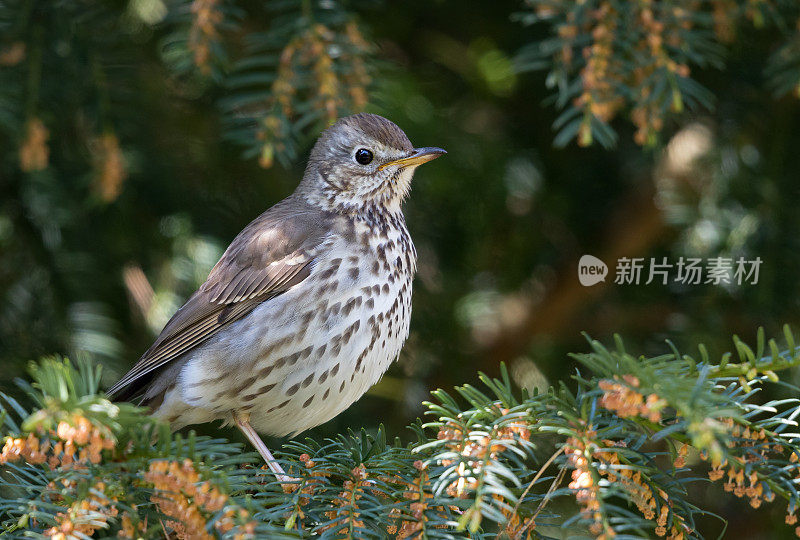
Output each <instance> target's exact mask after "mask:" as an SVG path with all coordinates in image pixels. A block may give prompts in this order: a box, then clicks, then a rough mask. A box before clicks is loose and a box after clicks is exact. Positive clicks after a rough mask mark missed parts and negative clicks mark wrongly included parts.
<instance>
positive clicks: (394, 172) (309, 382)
mask: <svg viewBox="0 0 800 540" xmlns="http://www.w3.org/2000/svg"><path fill="white" fill-rule="evenodd" d="M443 154H446V152H445V150H443V149H441V148H438V147H421V148H415V147H414V146H413V145H412V144H411V142H410V141H409V139H408V137H407V136H406V134H405V133H404V132H403V130H402V129H400V128H399V127H398V126H397V125H396V124H394V123H393V122H391V121H390V120H387V119H386V118H383V117H382V116H378V115H375V114H368V113H359V114H355V115H351V116H347V117H344V118H341V119H340V120H338V121H337V122H336V123H334V124H333V125H331V126H330V127H328V128H327V129H326V130H324V131H323V132H322V134H321V135H320V137H319V138H318V140H317V142H316V143H315V144H314V146H313V148H312V150H311V153H310V156H309V159H308V163H307V166H306V169H305V172H304V174H303V177H302V180H301V181H300V183H299V184H298V185H297V188H296V189H295V191H294V192H293V193H292V194H291V195H289V196H288V197H287V198H286V199H284V200H282V201H280V202H279V203H277V204H275V205H274V206H273V207H271V208H269V209H268V210H267V211H266V212H264V213H263V214H261V215H260V216H258V217H257V218H255V219H254V220H253V221H252V222H251V223H250V224H249V225H247V226H246V227H245V228H244V229H243V230H242V231H241V232H240V233H239V234H238V235H237V236H236V237H235V238H234V240H233V241H232V242H231V244H230V245H229V246H228V248H227V249H226V250H225V252H224V253H223V255H222V256H221V258H220V259H219V261H218V262H217V264H216V265H215V266H214V267H213V268H212V270H211V271H210V273H209V275H208V278H207V279H206V281H205V282H204V283H203V284H202V285H201V286H200V287H199V289H198V290H197V291H196V292H195V293H194V294H192V295H191V296H190V297H189V299H188V300H187V301H186V303H185V304H184V305H183V306H182V307H181V308H180V309H178V310H177V312H176V313H175V314H174V315H173V316H172V318H171V319H170V320H169V321H168V322H167V324H166V325H165V326H164V329H163V330H162V331H161V333H160V335H159V336H158V337H157V338H156V340H155V342H154V343H153V344H152V346H151V347H150V348H149V349H147V351H146V352H145V353H144V354H143V355H142V357H141V358H140V359H139V361H138V362H137V363H136V364H135V365H134V367H133V368H132V369H131V370H130V371H128V373H127V374H125V375H124V376H123V377H122V378H121V379H120V380H119V381H118V382H117V383H116V384H114V385H113V386H112V387H111V388H110V389H109V390H108V392H107V393H108V395H109V396H111V397H112V398H113V399H115V400H117V401H135V400H136V399H138V400H139V404H140V405H142V406H144V407H147V408H149V411H150V414H151V415H152V416H153V417H155V418H157V419H160V420H162V421H165V422H167V423H168V424H169V425H170V427H171V428H172V429H173V430H177V429H180V428H182V427H185V426H188V425H194V424H201V423H206V422H213V421H217V420H222V421H223V424H224V425H235V426H236V427H238V428H239V429H240V430H241V432H242V433H243V434H244V436H245V437H246V438H247V439H248V440H249V441H250V443H251V444H252V445H253V446H254V447H255V449H256V450H257V451H258V452H259V453H260V454H261V456H262V457H263V458H264V460H265V462H266V463H267V465H268V467H269V468H270V470H271V471H272V472H273V473H274V475H275V476H276V477H277V479H278V480H279V481H280V482H289V481H291V480H292V479H291V477H290V476H288V475H286V473H285V472H284V470H283V468H282V467H281V466H280V464H279V463H278V462H277V461H276V460H275V458H274V457H273V455H272V453H271V452H270V451H269V449H268V448H267V446H266V445H265V443H264V442H263V440H262V439H261V437H260V435H259V433H264V434H269V435H273V436H278V437H284V436H295V435H297V434H298V433H301V432H303V431H305V430H307V429H310V428H312V427H315V426H318V425H320V424H322V423H325V422H327V421H328V420H330V419H331V418H333V417H335V416H336V415H338V414H339V413H341V412H342V411H343V410H345V409H347V408H348V407H349V406H350V405H351V404H353V403H354V402H355V401H356V400H358V399H359V398H360V397H361V396H362V395H363V394H364V393H365V392H366V391H367V390H368V389H369V388H370V387H371V386H373V385H374V384H375V383H376V382H378V380H379V379H380V378H381V377H382V375H383V374H384V373H385V372H386V370H387V369H388V368H389V366H390V365H391V364H392V362H394V361H395V360H396V359H397V357H398V356H399V354H400V350H401V348H402V346H403V344H404V342H405V340H406V338H407V337H408V334H409V324H410V319H411V292H412V281H413V277H414V274H415V272H416V267H417V253H416V249H415V247H414V244H413V242H412V240H411V236H410V234H409V231H408V228H407V227H406V221H405V218H404V215H403V211H402V203H403V201H404V200H405V199H406V198H407V197H408V195H409V191H410V189H411V181H412V177H413V175H414V171H415V169H416V168H417V167H418V166H419V165H421V164H423V163H426V162H428V161H431V160H433V159H435V158H438V157H440V156H442V155H443Z"/></svg>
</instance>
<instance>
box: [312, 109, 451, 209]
mask: <svg viewBox="0 0 800 540" xmlns="http://www.w3.org/2000/svg"><path fill="white" fill-rule="evenodd" d="M445 153H446V152H445V151H444V150H442V149H441V148H435V147H426V148H414V146H413V145H412V144H411V142H410V141H409V140H408V137H407V136H406V134H405V133H403V130H402V129H400V128H399V127H397V126H396V125H395V124H394V123H392V122H390V121H389V120H387V119H385V118H383V117H382V116H378V115H376V114H366V113H361V114H355V115H353V116H347V117H345V118H342V119H341V120H339V121H338V122H336V123H335V124H333V125H332V126H331V127H329V128H328V129H326V130H325V131H324V132H323V133H322V135H321V136H320V138H319V140H318V141H317V143H316V144H315V145H314V148H313V150H311V157H310V158H309V160H308V167H307V168H306V172H305V175H304V176H303V181H302V183H301V184H300V187H299V192H300V194H301V195H302V196H304V197H305V198H306V200H307V201H308V202H310V203H312V204H314V205H316V206H320V207H322V208H323V209H325V210H330V211H334V212H345V213H351V212H358V211H360V210H363V209H365V208H368V207H370V206H373V205H380V206H384V207H386V208H389V209H391V210H395V209H397V208H399V206H400V203H401V202H402V201H403V199H405V197H406V196H407V195H408V192H409V190H410V189H411V177H412V176H413V175H414V170H415V169H416V168H417V166H418V165H421V164H423V163H426V162H428V161H430V160H432V159H436V158H437V157H439V156H441V155H442V154H445Z"/></svg>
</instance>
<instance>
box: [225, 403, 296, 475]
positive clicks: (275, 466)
mask: <svg viewBox="0 0 800 540" xmlns="http://www.w3.org/2000/svg"><path fill="white" fill-rule="evenodd" d="M234 420H235V421H236V427H238V428H239V429H240V430H241V432H242V433H244V436H245V437H247V440H248V441H250V444H252V445H253V446H254V447H255V449H256V450H258V453H259V454H261V457H263V458H264V461H266V462H267V467H269V470H270V471H272V474H274V475H275V478H276V479H277V480H278V482H280V483H281V484H284V487H286V485H287V483H290V482H296V481H297V479H296V478H292V477H291V476H289V475H288V474H286V471H284V470H283V467H281V466H280V464H279V463H278V462H277V461H276V460H275V458H274V457H273V456H272V453H271V452H270V451H269V449H268V448H267V445H266V444H264V441H262V440H261V437H259V436H258V433H256V430H254V429H253V426H251V425H250V418H249V415H239V414H234ZM289 485H291V484H289Z"/></svg>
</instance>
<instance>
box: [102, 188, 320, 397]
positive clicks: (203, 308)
mask: <svg viewBox="0 0 800 540" xmlns="http://www.w3.org/2000/svg"><path fill="white" fill-rule="evenodd" d="M327 221H328V220H327V217H326V216H325V215H321V214H320V213H319V212H314V211H312V210H311V209H309V208H308V207H307V206H306V205H305V204H304V203H301V202H298V201H295V200H293V199H287V200H285V201H283V202H281V203H279V204H277V205H276V206H274V207H273V208H271V209H270V210H268V211H267V212H265V213H264V214H262V215H261V216H259V217H258V218H257V219H256V220H255V221H253V222H252V223H250V225H248V226H247V227H246V228H245V229H244V230H243V231H242V232H241V233H239V235H238V236H237V237H236V238H235V239H234V241H233V242H232V243H231V245H230V246H229V247H228V249H227V250H226V251H225V253H224V254H223V255H222V257H221V258H220V260H219V262H218V263H217V264H216V266H214V268H213V269H212V270H211V273H210V274H209V276H208V279H207V280H206V282H205V283H203V285H202V286H201V287H200V289H199V290H198V291H197V292H195V293H194V294H193V295H192V296H191V297H190V298H189V300H187V302H186V303H185V304H184V305H183V306H182V307H181V308H180V309H179V310H178V311H177V312H176V313H175V315H173V316H172V318H171V319H170V320H169V322H168V323H167V324H166V326H165V327H164V329H163V330H162V331H161V334H160V335H159V336H158V338H157V339H156V341H155V343H153V345H152V346H151V347H150V348H149V349H148V350H147V352H145V353H144V355H142V357H141V359H140V360H139V362H137V364H136V365H135V366H134V367H133V368H132V369H131V370H130V371H129V372H128V373H127V374H126V375H125V376H124V377H123V378H122V379H120V380H119V381H118V382H117V383H116V384H115V385H114V386H113V387H111V389H109V391H108V394H109V395H112V396H115V397H116V398H117V399H130V398H131V397H134V396H135V395H137V394H139V393H140V392H141V391H142V390H143V389H144V387H145V386H147V384H148V383H149V382H150V380H151V379H152V377H153V375H154V374H155V373H156V372H157V371H158V370H159V369H160V368H162V367H164V366H165V365H166V364H168V363H169V362H171V361H173V360H175V359H177V358H178V357H180V356H181V355H183V354H185V353H186V352H188V351H190V350H191V349H193V348H195V347H197V346H198V345H200V344H201V343H203V342H205V341H206V340H208V339H209V338H210V337H211V336H213V335H214V334H216V333H217V332H219V331H220V329H222V328H224V327H225V326H227V325H229V324H231V323H232V322H234V321H237V320H239V319H241V318H242V317H244V316H245V315H247V314H248V313H250V312H251V311H252V310H253V309H254V308H255V307H256V306H258V305H259V304H261V303H262V302H265V301H268V300H269V299H270V298H274V297H275V296H277V295H279V294H282V293H284V292H285V291H287V290H288V289H289V288H291V287H293V286H295V285H297V284H298V283H300V282H302V281H303V280H304V279H305V278H306V277H307V276H308V275H309V273H310V271H311V267H312V265H313V262H314V258H315V256H316V254H317V251H318V248H319V246H320V244H321V243H322V242H323V240H324V238H325V236H326V234H327V232H328V231H329V230H330V228H329V224H328V223H327Z"/></svg>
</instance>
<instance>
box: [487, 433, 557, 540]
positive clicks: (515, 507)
mask: <svg viewBox="0 0 800 540" xmlns="http://www.w3.org/2000/svg"><path fill="white" fill-rule="evenodd" d="M563 451H564V447H563V446H562V447H561V448H559V449H558V450H556V452H555V453H554V454H553V455H552V456H550V457H549V458H547V461H545V462H544V465H542V466H541V468H540V469H539V471H538V472H537V473H536V476H534V477H533V480H531V481H530V483H529V484H528V487H526V488H525V491H523V492H522V495H520V496H519V499H517V504H516V505H514V510H513V511H512V512H511V515H512V516H513V515H514V514H516V513H517V510H519V505H520V504H522V501H523V500H525V496H526V495H527V494H528V492H529V491H530V490H531V488H533V485H534V484H535V483H536V482H537V481H538V480H539V478H541V477H542V474H544V471H545V470H547V468H548V467H549V466H550V464H552V463H553V461H555V459H556V458H557V457H558V456H559V455H560V454H561V452H563ZM564 470H565V469H563V468H562V469H561V471H560V472H559V474H558V476H557V477H556V480H557V481H560V478H561V477H563V472H564ZM557 483H558V482H554V483H553V485H551V486H550V489H548V490H547V494H546V495H545V498H544V499H543V500H542V502H541V503H539V508H537V509H536V513H535V514H534V515H533V518H535V517H536V516H538V515H539V512H540V511H541V510H542V507H543V506H544V502H545V501H546V500H547V497H548V496H549V495H550V493H552V492H553V489H554V487H553V486H555V485H557ZM533 518H531V520H530V521H529V522H528V524H530V523H531V522H533ZM527 527H528V525H525V526H524V527H523V528H522V530H521V531H520V532H525V529H526V528H527ZM501 533H502V531H501V532H499V533H497V536H496V537H495V540H499V539H500V534H501Z"/></svg>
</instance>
